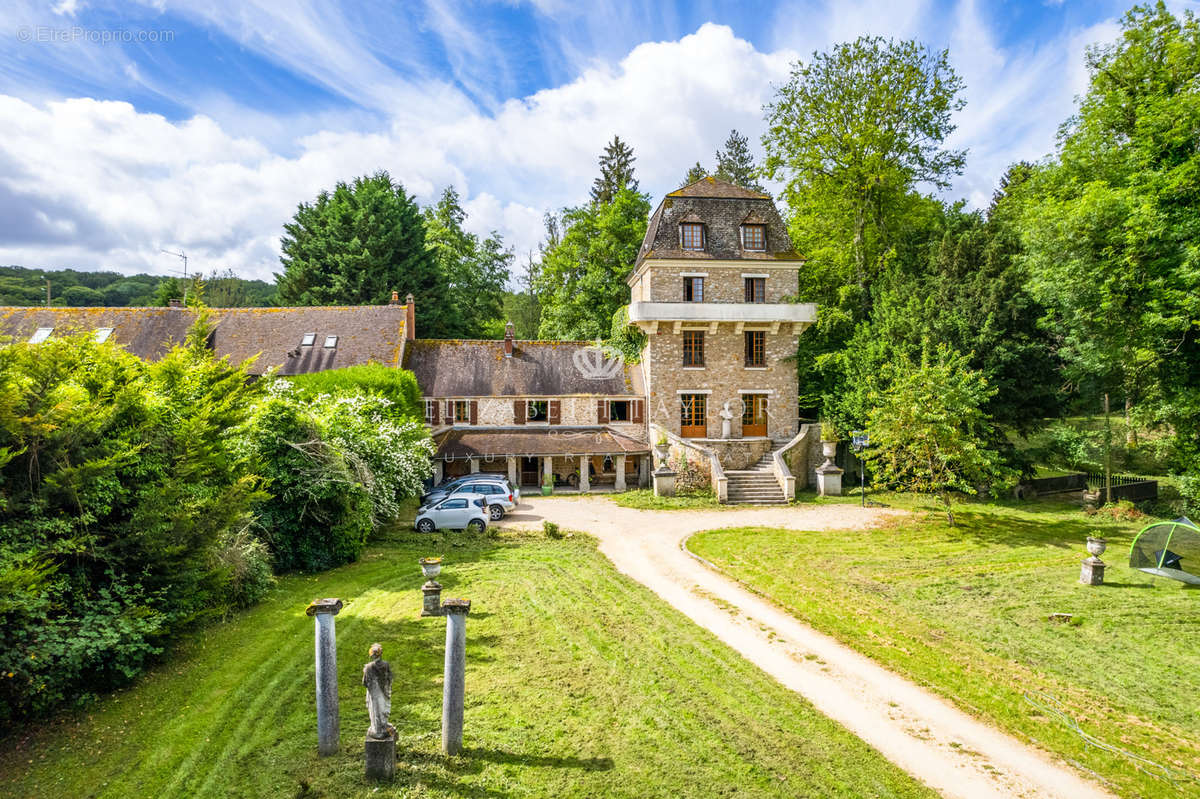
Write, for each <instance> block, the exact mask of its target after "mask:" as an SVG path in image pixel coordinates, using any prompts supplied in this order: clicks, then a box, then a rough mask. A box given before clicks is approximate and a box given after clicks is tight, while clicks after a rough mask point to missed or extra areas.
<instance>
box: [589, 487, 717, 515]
mask: <svg viewBox="0 0 1200 799" xmlns="http://www.w3.org/2000/svg"><path fill="white" fill-rule="evenodd" d="M612 500H613V502H615V503H617V504H618V505H620V506H621V507H622V508H634V509H635V510H721V509H728V508H730V507H731V506H729V505H722V504H720V503H719V502H717V498H716V496H715V495H714V494H713V492H712V491H692V492H687V493H682V494H677V495H675V496H673V497H656V496H654V491H652V490H650V489H647V488H640V489H637V490H636V491H625V492H623V493H621V494H613V495H612Z"/></svg>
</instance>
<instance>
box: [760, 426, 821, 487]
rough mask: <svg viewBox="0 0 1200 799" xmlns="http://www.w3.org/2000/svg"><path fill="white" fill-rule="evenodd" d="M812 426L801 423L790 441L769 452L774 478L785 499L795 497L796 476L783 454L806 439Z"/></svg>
mask: <svg viewBox="0 0 1200 799" xmlns="http://www.w3.org/2000/svg"><path fill="white" fill-rule="evenodd" d="M814 427H816V425H810V424H806V425H801V426H800V432H799V433H797V434H796V435H795V436H794V437H793V438H792V440H791V441H789V442H787V443H786V444H784V445H783V446H782V447H780V448H779V449H777V450H774V451H772V452H771V470H772V471H773V472H774V473H775V480H776V482H778V483H779V489H780V490H781V491H783V498H784V499H786V500H789V501H790V500H793V499H795V498H796V476H795V475H794V474H792V470H791V469H789V468H788V465H787V461H786V460H785V459H784V457H783V456H784V455H785V454H787V452H788V451H789V450H791V449H792V448H793V447H795V446H796V445H797V444H799V443H800V442H801V441H804V440H806V439H807V438H808V435H809V433H810V432H811V431H812V428H814Z"/></svg>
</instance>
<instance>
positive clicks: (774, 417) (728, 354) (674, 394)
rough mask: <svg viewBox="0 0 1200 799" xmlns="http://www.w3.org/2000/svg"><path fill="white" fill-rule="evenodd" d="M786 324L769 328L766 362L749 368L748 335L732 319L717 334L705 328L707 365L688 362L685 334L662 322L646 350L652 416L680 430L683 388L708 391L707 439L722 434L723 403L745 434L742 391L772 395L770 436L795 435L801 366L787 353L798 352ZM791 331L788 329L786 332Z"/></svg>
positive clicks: (738, 435) (738, 433) (738, 432)
mask: <svg viewBox="0 0 1200 799" xmlns="http://www.w3.org/2000/svg"><path fill="white" fill-rule="evenodd" d="M789 327H790V326H788V325H784V326H782V327H781V328H780V332H778V333H771V332H770V331H767V332H766V337H765V344H766V356H767V360H766V362H767V366H766V367H762V368H746V367H745V366H744V363H745V343H744V342H745V340H744V338H743V336H742V334H741V333H738V332H736V328H735V326H734V325H732V324H728V323H725V324H721V325H719V326H718V328H717V332H716V333H709V332H707V331H708V328H707V327H705V334H704V362H705V365H704V367H703V368H699V369H696V368H685V367H684V366H683V333H682V332H680V333H676V332H674V326H672V325H667V324H664V325H660V326H659V329H658V332H657V333H653V334H650V335H649V336H648V337H647V340H646V347H645V349H644V350H643V355H642V359H643V365H644V367H645V370H646V376H647V384H648V389H649V392H650V397H649V402H648V404H647V409H646V412H647V420H648V421H650V422H653V423H655V424H660V425H662V426H663V427H665V428H666V429H668V430H670V431H671V432H672V433H674V434H675V435H679V420H680V400H679V394H678V392H679V391H681V390H682V391H686V390H689V389H695V390H697V391H698V392H699V393H703V392H704V391H706V390H708V391H711V393H710V394H708V408H707V422H708V434H707V436H706V437H707V438H710V439H715V438H720V435H721V417H720V415H719V413H720V411H721V407H722V405H723V403H725V402H728V403H729V408H730V410H731V411H733V413H734V418H733V421H732V424H731V427H732V430H731V432H732V434H733V436H734V437H736V438H741V436H742V400H741V394H739V392H740V391H747V392H748V391H754V392H761V393H765V394H767V395H768V400H767V436H768V437H770V438H773V439H776V440H781V439H787V438H791V437H792V436H794V435H795V434H796V367H795V365H794V364H793V363H791V362H788V361H786V360H785V359H786V358H790V357H793V356H794V355H795V354H796V338H797V337H796V335H795V334H793V333H792V332H791V331H790V330H789V329H788V328H789ZM784 330H787V332H784Z"/></svg>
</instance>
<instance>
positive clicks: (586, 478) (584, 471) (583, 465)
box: [579, 455, 592, 494]
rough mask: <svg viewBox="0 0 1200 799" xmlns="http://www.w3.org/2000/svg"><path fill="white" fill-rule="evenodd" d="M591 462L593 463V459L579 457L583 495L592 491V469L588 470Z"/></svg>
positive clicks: (580, 482)
mask: <svg viewBox="0 0 1200 799" xmlns="http://www.w3.org/2000/svg"><path fill="white" fill-rule="evenodd" d="M589 461H591V458H589V457H588V456H587V455H580V456H579V493H581V494H583V493H585V492H588V491H591V490H592V475H591V469H590V468H588V467H589Z"/></svg>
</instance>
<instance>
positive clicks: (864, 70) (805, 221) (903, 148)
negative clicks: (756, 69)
mask: <svg viewBox="0 0 1200 799" xmlns="http://www.w3.org/2000/svg"><path fill="white" fill-rule="evenodd" d="M961 89H962V81H961V80H960V79H959V77H958V76H957V75H956V74H955V72H954V70H953V69H952V68H951V66H950V61H949V56H948V54H947V53H946V51H944V50H943V51H940V52H938V51H933V50H930V49H928V48H927V47H925V46H924V45H922V44H920V43H918V42H915V41H907V40H906V41H896V40H894V39H883V38H880V37H877V36H875V37H860V38H858V39H856V40H854V41H853V42H849V43H844V44H839V45H836V46H835V47H834V48H833V50H831V51H830V52H827V53H814V54H813V56H812V58H811V59H810V60H809V61H808V62H807V63H804V62H797V63H795V64H794V65H793V66H792V72H791V77H790V78H789V80H788V82H787V83H786V84H784V85H783V86H782V87H780V89H779V90H778V92H777V93H776V95H775V97H774V99H773V100H772V101H771V103H770V104H769V105H768V106H767V109H766V114H767V123H768V131H767V133H766V135H765V136H764V137H763V144H764V145H765V146H766V151H767V159H766V163H765V170H764V171H765V173H766V175H767V176H768V177H770V178H772V179H778V180H783V181H785V182H786V191H785V196H786V198H787V200H788V203H789V205H790V206H791V209H792V213H793V219H794V224H793V232H794V233H795V234H796V238H797V241H796V244H797V246H798V248H799V249H800V251H801V252H805V253H807V254H809V255H810V256H812V255H813V254H814V253H820V254H821V255H822V256H825V257H828V255H829V254H830V253H831V252H837V251H839V250H841V251H844V250H848V251H849V253H850V255H851V263H850V264H839V263H836V262H835V263H832V264H829V265H828V266H830V267H835V268H836V267H841V268H846V267H848V268H849V270H850V278H851V279H852V280H853V282H855V283H857V284H858V285H859V287H860V288H862V289H864V290H865V289H866V288H867V287H868V284H869V282H870V279H871V277H872V271H873V270H876V269H877V268H878V267H879V264H880V263H881V260H882V258H883V256H884V254H885V253H886V252H887V251H888V249H889V247H890V246H891V244H892V240H893V239H892V237H893V236H894V233H895V231H894V229H893V225H892V224H891V221H892V218H893V215H894V214H895V211H896V208H895V206H896V204H897V200H898V199H902V198H903V197H904V195H905V194H907V193H908V192H909V191H910V190H911V189H912V187H914V186H915V185H916V184H918V183H925V184H928V185H932V186H936V187H939V188H944V187H946V186H948V185H949V182H950V179H951V178H952V177H953V176H955V175H958V174H960V173H961V172H962V169H963V164H964V162H965V153H964V152H963V151H960V150H951V149H947V148H945V147H943V145H942V142H943V141H944V140H945V138H946V136H948V135H949V134H950V133H951V132H952V131H953V130H954V127H955V126H954V123H953V122H952V121H951V115H952V114H953V112H954V111H957V110H959V109H961V108H962V107H963V105H964V101H963V100H962V99H961V98H960V97H959V92H960V91H961ZM831 222H832V224H831ZM810 245H812V246H810ZM830 248H833V249H832V250H831V249H830Z"/></svg>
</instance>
